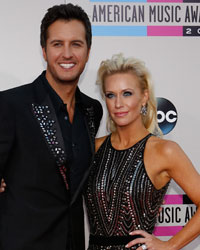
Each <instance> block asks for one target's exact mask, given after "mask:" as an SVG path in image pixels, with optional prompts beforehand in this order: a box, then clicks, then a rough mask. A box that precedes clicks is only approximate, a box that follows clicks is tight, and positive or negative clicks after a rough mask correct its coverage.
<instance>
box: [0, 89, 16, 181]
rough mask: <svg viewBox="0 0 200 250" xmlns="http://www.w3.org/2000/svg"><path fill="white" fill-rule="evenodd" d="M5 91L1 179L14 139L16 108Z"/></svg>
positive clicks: (0, 117)
mask: <svg viewBox="0 0 200 250" xmlns="http://www.w3.org/2000/svg"><path fill="white" fill-rule="evenodd" d="M4 93H5V92H0V180H1V179H2V177H3V173H4V169H5V166H6V163H7V161H8V158H9V153H10V151H11V148H12V145H13V141H14V119H15V118H14V115H15V114H14V110H12V109H11V105H10V104H9V102H7V100H6V98H5V96H4Z"/></svg>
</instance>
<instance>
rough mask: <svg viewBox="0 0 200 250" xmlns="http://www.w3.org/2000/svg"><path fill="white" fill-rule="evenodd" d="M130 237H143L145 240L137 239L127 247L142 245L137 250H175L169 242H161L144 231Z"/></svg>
mask: <svg viewBox="0 0 200 250" xmlns="http://www.w3.org/2000/svg"><path fill="white" fill-rule="evenodd" d="M130 235H141V236H143V238H136V239H134V240H132V241H130V242H129V243H128V244H127V245H126V247H127V248H130V247H132V246H134V245H137V244H142V245H141V246H140V247H138V248H137V250H145V249H148V250H175V249H174V248H173V247H172V246H169V242H167V241H161V240H159V239H158V238H156V237H155V236H153V235H152V234H149V233H147V232H145V231H142V230H136V231H133V232H131V233H130Z"/></svg>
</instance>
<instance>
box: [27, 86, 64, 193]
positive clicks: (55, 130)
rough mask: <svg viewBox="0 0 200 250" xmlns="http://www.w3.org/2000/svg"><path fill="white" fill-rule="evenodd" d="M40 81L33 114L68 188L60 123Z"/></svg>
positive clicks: (33, 105) (33, 104)
mask: <svg viewBox="0 0 200 250" xmlns="http://www.w3.org/2000/svg"><path fill="white" fill-rule="evenodd" d="M39 83H40V84H35V87H36V88H35V90H36V97H37V98H36V99H37V101H36V102H35V103H32V111H33V115H34V118H35V119H36V121H37V123H38V124H39V127H40V131H41V133H42V135H43V138H44V140H45V142H46V145H47V147H48V149H49V152H50V153H51V155H52V156H53V158H54V160H55V162H56V165H57V167H58V168H59V171H60V174H61V176H62V178H63V181H64V183H65V185H66V188H67V189H68V188H69V185H68V182H67V173H66V171H67V170H66V167H65V165H66V152H65V146H64V141H63V137H62V133H61V129H60V125H59V122H58V119H57V117H56V113H55V109H54V107H53V104H52V102H51V100H50V97H49V95H48V94H47V93H46V92H45V90H44V86H41V85H42V83H41V82H39Z"/></svg>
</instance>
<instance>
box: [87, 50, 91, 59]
mask: <svg viewBox="0 0 200 250" xmlns="http://www.w3.org/2000/svg"><path fill="white" fill-rule="evenodd" d="M90 51H91V48H89V49H88V54H87V62H88V60H89V56H90Z"/></svg>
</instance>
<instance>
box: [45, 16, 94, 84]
mask: <svg viewBox="0 0 200 250" xmlns="http://www.w3.org/2000/svg"><path fill="white" fill-rule="evenodd" d="M47 32H48V33H47V41H46V48H43V56H44V59H45V60H46V62H47V71H46V77H47V80H48V81H49V83H50V84H51V85H53V86H54V85H55V84H77V83H78V80H79V77H80V75H81V73H82V72H83V70H84V67H85V64H86V62H87V61H88V57H89V50H88V47H87V43H86V39H85V27H84V25H83V24H82V23H81V22H80V21H78V20H71V21H64V20H57V21H55V22H54V23H52V24H51V25H50V26H49V28H48V31H47Z"/></svg>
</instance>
